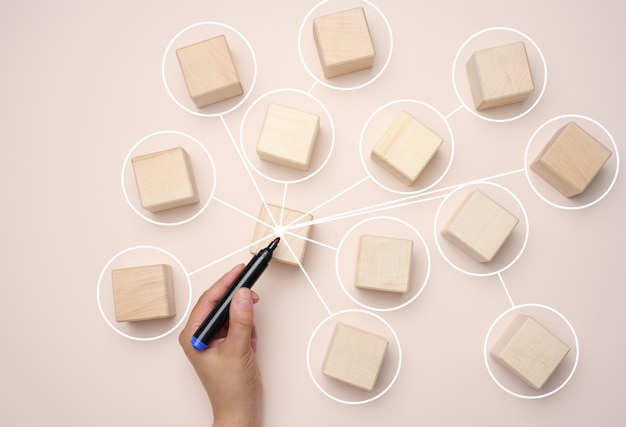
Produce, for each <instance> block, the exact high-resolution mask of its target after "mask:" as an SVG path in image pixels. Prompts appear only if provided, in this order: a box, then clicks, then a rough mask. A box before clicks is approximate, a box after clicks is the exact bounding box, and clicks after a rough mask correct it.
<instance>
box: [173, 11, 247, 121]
mask: <svg viewBox="0 0 626 427" xmlns="http://www.w3.org/2000/svg"><path fill="white" fill-rule="evenodd" d="M201 25H216V26H218V27H224V28H227V29H229V30H230V31H232V32H234V33H235V34H237V35H238V36H239V37H240V38H241V39H242V40H243V41H244V43H245V44H246V45H247V46H248V49H249V50H250V53H251V54H252V62H253V63H254V73H253V77H252V83H251V84H250V88H249V89H247V93H246V94H245V95H244V97H243V98H242V99H241V101H239V102H238V103H237V104H236V105H235V106H234V107H232V108H230V109H228V110H225V111H222V112H221V113H211V114H208V113H200V112H198V111H193V110H191V109H189V108H187V107H185V106H184V105H183V104H182V103H180V101H178V99H176V97H175V96H174V94H173V93H172V91H171V90H170V87H169V86H168V84H167V79H166V78H165V61H166V59H167V54H168V53H169V51H170V48H171V47H172V45H173V44H174V42H175V41H176V39H177V38H178V37H180V35H181V34H183V33H184V32H185V31H188V30H191V29H192V28H195V27H198V26H201ZM257 74H258V68H257V61H256V55H255V54H254V50H253V49H252V45H251V44H250V42H249V41H248V39H246V38H245V37H244V35H243V34H242V33H241V32H239V31H238V30H236V29H235V28H233V27H231V26H230V25H226V24H223V23H221V22H216V21H204V22H197V23H195V24H191V25H189V26H187V27H185V28H183V29H182V30H180V31H179V32H178V33H177V34H176V35H175V36H174V38H173V39H172V40H171V41H170V42H169V43H168V45H167V47H166V48H165V53H164V54H163V60H162V61H161V79H162V80H163V85H164V86H165V91H166V92H167V94H168V95H169V96H170V98H171V99H172V101H174V103H175V104H176V105H178V106H179V107H180V108H182V109H183V110H185V111H187V112H188V113H191V114H193V115H196V116H200V117H221V116H224V115H226V114H228V113H230V112H231V111H233V110H235V109H237V108H239V106H240V105H241V104H243V103H244V102H246V99H248V97H249V96H250V94H251V93H252V90H253V89H254V85H255V84H256V78H257Z"/></svg>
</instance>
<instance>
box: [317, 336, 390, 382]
mask: <svg viewBox="0 0 626 427" xmlns="http://www.w3.org/2000/svg"><path fill="white" fill-rule="evenodd" d="M386 350H387V340H386V339H385V338H383V337H380V336H378V335H374V334H372V333H370V332H367V331H364V330H362V329H358V328H355V327H354V326H350V325H347V324H345V323H337V325H336V326H335V331H334V333H333V337H332V340H331V342H330V345H329V347H328V350H327V352H326V357H325V359H324V364H323V366H322V373H323V374H324V375H327V376H329V377H331V378H334V379H336V380H339V381H341V382H344V383H347V384H350V385H353V386H355V387H358V388H361V389H364V390H372V389H373V388H374V386H375V385H376V380H377V379H378V373H379V372H380V368H381V366H382V364H383V359H384V358H385V352H386Z"/></svg>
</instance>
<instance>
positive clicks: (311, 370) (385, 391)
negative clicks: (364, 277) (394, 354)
mask: <svg viewBox="0 0 626 427" xmlns="http://www.w3.org/2000/svg"><path fill="white" fill-rule="evenodd" d="M344 313H362V314H367V315H369V316H372V317H374V318H376V319H378V320H379V321H381V322H382V323H383V324H384V325H385V326H386V327H387V329H389V330H390V331H391V334H392V335H393V338H394V339H395V340H396V345H397V346H398V368H397V369H396V373H395V375H394V377H393V379H392V380H391V382H390V383H389V385H387V387H386V388H385V389H384V390H383V391H381V392H380V393H378V394H377V395H376V396H374V397H371V398H369V399H366V400H359V401H350V400H343V399H339V398H337V397H335V396H333V395H332V394H330V393H328V392H327V391H326V390H324V389H323V388H322V386H321V385H320V384H319V383H318V382H317V380H316V379H315V376H314V375H313V369H312V368H311V357H310V356H311V344H312V343H313V339H314V338H315V335H316V334H317V332H318V331H319V329H320V328H321V327H322V326H323V325H324V324H325V323H326V322H328V321H329V320H331V319H332V318H334V317H337V316H339V315H341V314H344ZM306 366H307V369H308V371H309V376H310V377H311V379H312V380H313V383H314V384H315V386H316V387H317V388H318V389H319V390H320V391H321V392H322V393H324V394H325V395H326V396H327V397H329V398H331V399H332V400H334V401H335V402H338V403H344V404H346V405H362V404H365V403H369V402H372V401H374V400H376V399H378V398H379V397H381V396H382V395H384V394H385V393H387V391H389V389H390V388H391V386H393V384H394V383H395V382H396V380H397V379H398V375H399V374H400V367H401V366H402V347H401V345H400V339H399V338H398V335H397V334H396V331H394V330H393V328H392V327H391V325H390V324H389V323H388V322H387V321H386V320H385V319H383V318H382V317H380V316H379V315H377V314H375V313H370V312H369V311H366V310H359V309H349V310H341V311H338V312H337V313H333V314H331V315H330V316H328V317H327V318H326V319H324V320H322V322H321V323H320V324H319V325H317V327H316V328H315V330H313V333H312V334H311V338H309V343H308V345H307V347H306Z"/></svg>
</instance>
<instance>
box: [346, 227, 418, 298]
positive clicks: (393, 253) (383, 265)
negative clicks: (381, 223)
mask: <svg viewBox="0 0 626 427" xmlns="http://www.w3.org/2000/svg"><path fill="white" fill-rule="evenodd" d="M412 250H413V241H412V240H406V239H396V238H392V237H382V236H370V235H363V236H361V237H360V239H359V251H358V254H357V261H356V274H355V277H354V286H356V287H357V288H362V289H372V290H378V291H387V292H406V291H408V290H409V281H410V275H411V255H412Z"/></svg>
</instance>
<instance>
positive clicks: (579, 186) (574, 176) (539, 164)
mask: <svg viewBox="0 0 626 427" xmlns="http://www.w3.org/2000/svg"><path fill="white" fill-rule="evenodd" d="M609 157H611V151H610V150H609V149H608V148H606V147H605V146H604V145H602V144H601V143H600V142H599V141H598V140H597V139H595V138H594V137H593V136H591V135H589V134H588V133H587V132H586V131H585V130H584V129H582V128H581V127H580V126H578V125H577V124H576V123H574V122H570V123H568V124H567V125H565V126H564V127H562V128H561V129H559V130H558V131H557V132H556V133H555V134H554V136H553V137H552V139H551V140H550V141H549V142H548V144H547V145H546V146H545V147H544V148H543V150H542V151H541V153H539V155H538V156H537V158H536V159H535V161H534V162H533V163H532V164H531V165H530V168H531V169H532V170H533V171H534V172H535V173H536V174H537V175H539V176H540V177H541V178H543V179H544V180H545V181H547V182H548V183H549V184H550V185H552V186H553V187H554V188H556V189H557V190H558V191H559V192H560V193H561V194H563V195H564V196H565V197H572V196H576V195H578V194H581V193H582V192H583V191H585V190H586V189H587V187H588V186H589V184H590V183H591V181H593V179H594V178H595V177H596V175H597V174H598V172H600V169H601V168H602V166H603V165H604V163H606V161H607V160H608V159H609Z"/></svg>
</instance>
